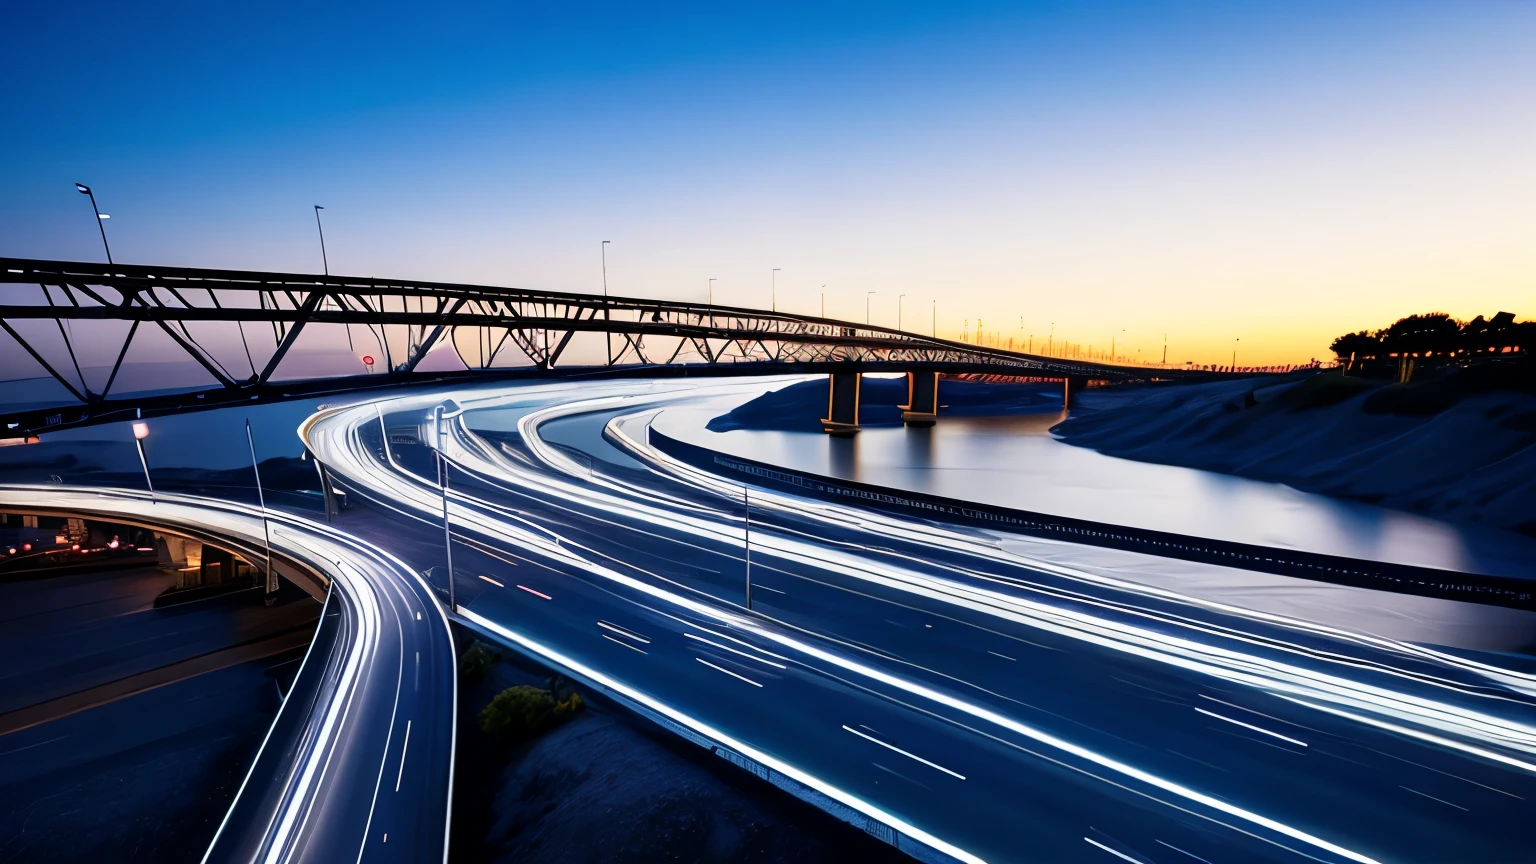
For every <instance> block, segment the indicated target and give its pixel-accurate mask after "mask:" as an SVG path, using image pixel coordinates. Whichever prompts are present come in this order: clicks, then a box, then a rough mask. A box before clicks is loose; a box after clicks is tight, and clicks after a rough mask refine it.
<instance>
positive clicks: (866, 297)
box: [864, 291, 879, 327]
mask: <svg viewBox="0 0 1536 864" xmlns="http://www.w3.org/2000/svg"><path fill="white" fill-rule="evenodd" d="M877 293H879V292H877V291H865V292H864V326H865V327H868V326H869V298H870V297H873V296H874V295H875V294H877Z"/></svg>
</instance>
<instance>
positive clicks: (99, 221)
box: [75, 183, 112, 264]
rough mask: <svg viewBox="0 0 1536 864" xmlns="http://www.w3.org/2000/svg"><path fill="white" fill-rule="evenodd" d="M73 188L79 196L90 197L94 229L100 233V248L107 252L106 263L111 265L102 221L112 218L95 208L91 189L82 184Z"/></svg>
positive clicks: (94, 199)
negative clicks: (94, 217)
mask: <svg viewBox="0 0 1536 864" xmlns="http://www.w3.org/2000/svg"><path fill="white" fill-rule="evenodd" d="M75 188H76V189H78V190H79V191H80V194H81V195H88V196H90V199H91V210H92V211H94V212H95V213H96V228H97V229H98V230H99V231H101V248H103V249H105V250H107V263H108V264H111V263H112V247H111V246H108V245H107V226H106V225H105V224H103V220H105V219H111V218H112V217H111V216H108V215H107V214H105V213H103V212H101V208H100V207H97V206H96V195H95V193H93V192H91V187H89V186H87V185H85V184H84V183H76V184H75Z"/></svg>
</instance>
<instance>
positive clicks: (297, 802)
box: [0, 486, 457, 864]
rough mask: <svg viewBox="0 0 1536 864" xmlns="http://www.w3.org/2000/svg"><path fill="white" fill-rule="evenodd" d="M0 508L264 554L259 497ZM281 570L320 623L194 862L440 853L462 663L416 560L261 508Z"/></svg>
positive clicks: (4, 502) (7, 497)
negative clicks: (313, 598) (318, 595)
mask: <svg viewBox="0 0 1536 864" xmlns="http://www.w3.org/2000/svg"><path fill="white" fill-rule="evenodd" d="M0 509H5V510H7V511H10V512H21V513H39V514H58V515H65V514H67V515H77V516H86V517H88V518H100V519H107V520H110V521H112V522H116V523H122V524H133V525H142V526H144V527H148V528H154V529H160V530H167V531H170V532H173V533H178V534H184V535H186V536H191V537H195V538H198V539H201V540H204V541H206V542H209V543H213V544H216V545H218V546H221V547H224V548H230V549H233V550H234V551H237V552H239V553H240V554H241V555H243V556H244V557H246V558H247V559H248V560H250V561H256V562H263V561H265V560H266V549H267V547H266V546H265V539H264V538H265V532H264V529H263V522H262V513H261V511H260V510H258V509H257V508H254V507H250V506H248V505H243V504H238V503H232V502H228V501H222V500H217V499H210V498H201V497H195V496H187V495H175V494H165V493H160V494H157V495H154V496H150V495H148V494H146V493H139V492H132V491H125V490H119V489H90V488H79V487H74V488H67V489H66V488H61V487H58V486H31V487H25V486H6V487H0ZM268 515H269V519H270V528H271V544H272V545H271V550H272V554H273V556H274V561H275V562H276V566H277V567H278V569H279V571H280V572H285V573H287V574H289V575H292V576H294V577H296V579H297V581H299V582H300V583H301V584H305V583H308V584H310V585H323V586H325V591H324V592H323V596H324V597H325V600H326V602H325V607H324V611H323V613H322V617H321V621H320V625H319V628H318V630H317V632H316V634H315V637H314V640H313V642H312V643H311V646H310V649H309V651H308V654H307V655H306V656H305V659H304V662H303V666H302V667H301V669H300V671H299V673H298V676H297V678H296V680H295V681H294V684H293V686H292V688H291V690H290V691H289V693H288V695H287V696H286V697H285V699H284V701H283V704H282V707H281V709H280V710H279V712H278V715H277V717H276V719H275V721H274V723H273V725H272V728H271V730H270V731H269V732H268V734H267V737H266V739H265V740H264V742H263V743H262V746H261V750H260V752H259V753H258V755H257V757H256V760H255V762H254V763H253V764H252V765H251V767H250V770H249V772H248V773H247V775H246V777H245V780H244V782H243V783H242V784H241V786H240V789H239V792H238V793H237V795H236V798H235V802H234V804H233V806H232V807H231V809H230V810H229V812H228V814H227V815H226V816H225V818H224V820H223V822H222V824H221V825H220V826H219V829H218V832H217V835H216V836H215V838H214V840H213V842H212V844H211V845H210V847H209V849H208V852H207V854H206V856H205V857H204V859H203V860H204V862H207V864H215V862H218V864H223V862H231V864H232V862H266V864H284V862H299V861H355V862H376V864H386V862H422V861H446V860H447V852H448V826H449V822H450V819H451V810H452V782H453V753H454V734H455V725H454V724H455V719H456V718H455V706H456V700H457V670H456V667H455V655H454V650H453V642H452V637H451V634H450V633H449V629H448V621H447V618H446V617H445V616H444V614H443V612H442V610H441V608H440V607H439V606H438V604H437V602H436V601H435V600H434V598H433V597H432V594H431V591H430V589H429V588H428V586H427V585H426V583H425V582H424V581H423V580H422V579H421V577H420V576H419V575H417V574H416V573H415V572H413V571H412V570H411V569H410V568H409V567H407V566H406V565H405V564H404V563H402V562H401V561H400V560H399V559H398V558H395V557H393V556H392V555H391V554H389V552H387V551H385V550H382V549H379V548H377V547H376V546H374V545H372V544H367V543H362V542H359V541H358V540H356V539H355V538H353V537H350V536H348V535H346V534H344V533H342V532H339V531H334V530H332V529H330V528H328V527H327V526H325V525H323V524H319V523H316V522H313V521H311V520H307V519H303V518H300V517H296V516H293V515H290V514H286V513H281V512H276V511H270V512H269V514H268Z"/></svg>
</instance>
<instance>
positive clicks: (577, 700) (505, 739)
mask: <svg viewBox="0 0 1536 864" xmlns="http://www.w3.org/2000/svg"><path fill="white" fill-rule="evenodd" d="M581 705H582V703H581V696H580V694H577V693H572V694H571V695H570V697H569V698H567V699H565V700H563V701H556V700H555V697H554V694H552V693H550V692H549V691H548V690H542V689H540V688H538V687H531V686H529V685H527V684H522V685H519V686H517V687H509V688H507V689H506V690H503V691H501V692H500V693H498V694H496V698H494V699H492V700H491V703H490V704H489V705H487V706H485V710H483V711H481V712H480V731H481V732H484V733H485V735H486V737H488V738H490V739H491V740H492V741H495V742H497V743H500V744H504V745H508V746H511V745H515V744H521V743H523V742H524V741H527V740H529V739H531V738H533V737H534V736H535V735H538V734H539V733H541V732H544V731H545V730H547V729H552V728H554V727H555V726H558V725H560V724H561V723H564V722H565V721H566V720H569V719H570V718H571V717H572V716H573V715H574V714H575V713H576V712H577V711H579V710H581Z"/></svg>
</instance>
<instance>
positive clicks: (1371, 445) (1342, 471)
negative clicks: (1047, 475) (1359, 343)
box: [1052, 374, 1536, 535]
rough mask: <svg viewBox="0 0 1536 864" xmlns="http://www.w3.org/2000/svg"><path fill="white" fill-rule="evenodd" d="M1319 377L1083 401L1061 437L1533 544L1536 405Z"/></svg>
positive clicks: (1467, 383)
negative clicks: (1492, 529)
mask: <svg viewBox="0 0 1536 864" xmlns="http://www.w3.org/2000/svg"><path fill="white" fill-rule="evenodd" d="M1502 383H1503V382H1498V381H1490V380H1488V379H1486V378H1485V377H1482V376H1478V377H1472V376H1466V375H1453V376H1448V377H1440V378H1432V379H1429V380H1425V381H1420V382H1414V383H1412V384H1407V385H1395V384H1383V383H1379V382H1368V381H1363V380H1360V379H1357V378H1342V377H1340V376H1338V375H1336V374H1324V375H1317V376H1314V377H1312V378H1309V379H1306V380H1303V381H1300V382H1296V381H1288V382H1285V383H1281V384H1276V385H1270V386H1267V387H1265V386H1263V385H1259V386H1260V388H1261V389H1255V383H1254V382H1253V381H1235V382H1221V383H1216V384H1204V385H1198V386H1188V387H1152V388H1137V389H1125V390H1105V391H1100V392H1089V393H1086V394H1084V395H1083V396H1082V397H1081V399H1080V400H1079V402H1078V404H1077V405H1075V406H1074V407H1073V409H1072V416H1071V417H1070V418H1068V419H1067V420H1066V421H1064V422H1062V423H1060V424H1058V425H1057V426H1056V427H1055V428H1054V429H1053V430H1052V431H1054V432H1055V433H1057V434H1058V435H1060V436H1062V438H1063V439H1064V440H1065V441H1067V442H1068V443H1070V444H1075V445H1078V446H1082V447H1090V448H1093V449H1096V450H1099V451H1102V452H1104V453H1108V454H1111V455H1114V456H1120V457H1124V458H1129V459H1137V460H1141V461H1146V462H1158V463H1163V464H1169V465H1182V466H1187V467H1192V468H1202V469H1205V470H1209V471H1218V472H1222V473H1226V474H1236V475H1240V476H1243V477H1250V478H1253V479H1257V480H1268V481H1272V482H1278V483H1285V484H1287V485H1289V486H1292V487H1295V488H1297V489H1301V490H1304V491H1307V492H1318V493H1322V494H1326V495H1334V496H1338V497H1343V498H1354V499H1357V500H1362V501H1368V502H1371V503H1378V504H1381V505H1383V506H1387V507H1393V508H1397V509H1402V510H1410V511H1414V512H1419V513H1424V514H1428V515H1432V516H1436V517H1441V518H1446V519H1455V520H1462V521H1473V522H1482V523H1485V524H1488V525H1492V526H1496V527H1502V528H1512V529H1515V530H1519V531H1521V532H1523V533H1526V534H1531V535H1536V394H1532V393H1529V392H1522V391H1520V390H1518V389H1506V388H1504V387H1502V386H1498V385H1501V384H1502Z"/></svg>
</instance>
